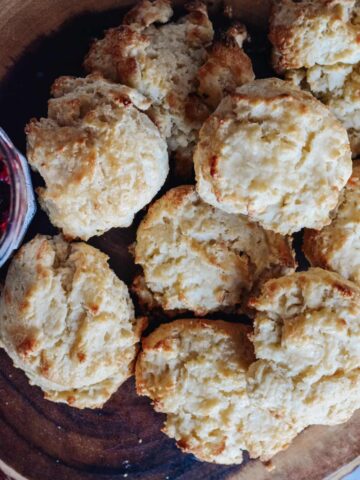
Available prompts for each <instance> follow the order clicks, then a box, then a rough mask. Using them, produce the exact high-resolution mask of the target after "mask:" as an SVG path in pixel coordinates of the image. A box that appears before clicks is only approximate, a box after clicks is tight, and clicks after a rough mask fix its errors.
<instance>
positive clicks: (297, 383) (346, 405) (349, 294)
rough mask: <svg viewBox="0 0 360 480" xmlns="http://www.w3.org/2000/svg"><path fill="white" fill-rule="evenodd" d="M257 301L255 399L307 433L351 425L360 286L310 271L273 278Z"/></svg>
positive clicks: (359, 344) (358, 378)
mask: <svg viewBox="0 0 360 480" xmlns="http://www.w3.org/2000/svg"><path fill="white" fill-rule="evenodd" d="M251 304H252V306H253V307H254V308H256V309H257V311H258V313H257V315H256V317H255V322H254V328H255V330H254V334H253V336H252V337H251V339H252V341H253V344H254V348H255V354H256V357H257V358H258V359H259V360H258V361H257V362H256V363H255V364H253V365H252V366H251V368H250V370H249V375H248V385H249V395H250V396H251V398H252V399H253V400H254V401H256V402H259V403H260V404H262V405H265V406H266V407H267V408H269V409H270V410H271V411H272V412H273V414H274V415H278V416H280V418H282V416H283V415H285V416H286V417H291V418H292V419H293V421H294V422H296V423H297V424H298V425H300V426H302V428H305V427H306V426H308V425H310V424H322V425H335V424H337V423H341V422H345V421H346V420H348V419H349V418H350V416H351V415H352V414H353V412H354V411H355V410H356V409H357V408H359V407H360V328H359V327H360V289H359V288H358V287H357V286H356V285H355V284H354V283H352V282H349V281H346V280H344V279H343V278H342V277H340V275H338V274H336V273H332V272H327V271H325V270H322V269H319V268H311V269H310V270H308V271H306V272H298V273H295V274H293V275H289V276H287V277H283V278H279V279H274V280H270V281H268V282H267V283H266V284H265V285H264V287H263V290H262V292H261V295H260V296H259V297H258V298H256V299H253V300H252V301H251Z"/></svg>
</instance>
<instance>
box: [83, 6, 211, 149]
mask: <svg viewBox="0 0 360 480" xmlns="http://www.w3.org/2000/svg"><path fill="white" fill-rule="evenodd" d="M149 4H150V2H147V1H143V2H140V3H139V5H138V6H137V7H135V9H134V10H133V11H131V12H130V13H129V14H128V15H127V16H126V17H125V22H124V23H125V24H124V25H122V26H120V27H118V28H115V29H111V30H109V31H108V32H107V33H106V35H105V38H104V39H102V40H99V41H97V42H95V43H94V44H93V46H92V48H91V49H90V52H89V53H88V55H87V57H86V59H85V68H86V69H87V70H89V71H96V70H97V71H100V72H102V73H103V75H104V76H106V77H107V78H110V79H112V80H114V81H119V82H121V83H124V84H126V85H129V86H130V87H133V88H136V89H137V90H138V91H140V92H141V93H143V94H144V95H145V96H146V97H148V98H149V99H151V101H152V103H153V104H152V107H151V109H150V111H149V115H150V116H151V118H152V119H153V120H154V122H155V123H156V125H157V126H158V127H159V129H160V131H161V132H162V134H163V135H164V136H165V137H166V138H167V140H168V144H169V148H170V150H171V151H177V152H179V154H182V155H183V156H188V155H189V154H190V153H189V149H190V148H192V146H193V143H194V141H195V139H196V136H197V132H198V130H199V128H200V126H201V123H202V121H203V120H204V119H205V118H206V116H207V115H208V114H209V110H208V109H207V107H206V106H205V104H204V103H203V102H201V100H200V98H198V97H197V96H196V95H195V94H196V75H197V71H198V69H199V67H200V66H201V65H202V64H203V63H204V61H205V59H206V57H207V53H206V47H207V46H208V45H210V43H211V41H212V38H213V28H212V24H211V22H210V20H209V18H208V15H207V10H206V6H205V5H204V4H202V3H200V2H197V3H193V4H189V7H188V8H189V13H188V14H187V15H186V16H184V17H182V18H181V19H180V20H179V21H177V22H170V23H166V24H165V25H160V26H157V25H154V22H155V21H161V22H162V23H164V22H166V21H167V20H169V19H170V17H171V16H172V10H171V7H170V5H169V2H164V1H163V0H157V1H155V2H154V3H153V4H152V5H151V8H152V15H150V16H149ZM144 18H146V20H144Z"/></svg>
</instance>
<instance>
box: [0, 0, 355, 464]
mask: <svg viewBox="0 0 360 480" xmlns="http://www.w3.org/2000/svg"><path fill="white" fill-rule="evenodd" d="M186 8H187V12H186V14H185V15H184V16H180V17H176V20H174V19H173V18H172V17H173V10H172V7H171V5H170V3H169V0H154V1H150V0H141V1H140V3H138V4H137V5H136V6H135V7H134V8H133V9H132V10H130V11H129V12H128V13H127V15H125V17H124V19H123V22H122V24H121V25H120V26H119V27H117V28H112V29H110V30H108V31H107V32H106V33H105V36H104V37H103V38H102V39H99V40H96V41H95V42H94V43H93V44H92V46H91V48H90V51H89V52H88V54H87V56H86V58H85V61H84V67H85V70H86V72H87V76H85V77H81V78H74V77H60V78H59V79H57V80H56V81H55V82H54V85H53V87H52V97H53V98H51V99H50V100H49V103H48V116H47V118H42V119H40V120H36V119H33V120H31V121H30V122H29V124H28V125H27V127H26V134H27V156H28V160H29V163H30V165H31V166H32V168H33V169H34V170H35V171H37V172H39V173H40V175H41V176H42V177H43V179H44V186H43V187H42V188H39V189H38V198H39V202H40V205H41V206H42V208H43V209H44V210H45V212H47V214H48V216H49V218H50V220H51V222H52V223H53V225H54V226H56V227H57V228H58V229H59V230H60V234H59V235H57V236H55V237H48V236H43V235H38V236H36V237H35V238H34V239H33V240H32V241H30V242H29V243H27V244H26V245H23V246H22V248H21V249H20V250H19V252H18V253H17V254H16V255H15V257H14V258H13V260H12V262H11V265H10V268H9V271H8V274H7V278H6V282H5V286H4V288H3V291H2V296H1V300H0V341H1V346H2V347H3V348H4V349H5V350H6V352H7V353H8V355H9V356H10V357H11V358H12V360H13V362H14V365H15V366H17V367H19V368H21V369H23V370H24V372H25V373H26V375H27V376H28V378H29V380H30V382H31V383H32V384H33V385H36V386H38V387H40V388H41V389H42V390H43V391H44V394H45V397H46V398H47V399H49V400H51V401H55V402H64V403H67V404H68V405H71V406H73V407H77V408H95V407H101V406H102V405H103V404H104V403H105V402H106V401H107V400H108V399H109V398H110V396H111V395H112V394H113V393H114V392H115V391H116V390H117V389H118V388H119V387H120V385H121V384H122V383H123V382H124V381H125V380H126V379H127V378H128V377H129V376H130V375H132V374H133V373H135V376H136V389H137V393H138V394H139V395H147V396H148V397H150V398H151V400H152V401H153V405H154V408H155V409H156V410H157V411H159V412H163V413H166V415H167V417H166V421H165V426H164V432H165V433H166V434H167V435H168V436H169V437H171V438H174V439H175V440H176V442H177V445H178V446H179V447H180V448H181V449H182V450H183V451H184V452H188V453H192V454H194V455H195V456H196V457H197V458H199V459H200V460H202V461H207V462H215V463H220V464H239V463H241V462H242V455H243V451H247V452H249V455H250V457H251V458H260V459H261V460H262V461H269V460H270V459H271V458H272V457H273V456H274V455H275V454H276V453H277V452H279V451H280V450H283V449H285V448H286V447H287V446H288V445H289V444H290V443H291V441H292V440H293V439H294V437H295V436H296V435H297V434H298V433H300V432H301V431H302V430H303V429H305V428H306V427H307V426H309V425H312V424H322V425H335V424H337V423H341V422H345V421H346V420H348V419H349V418H350V417H351V415H352V414H353V412H354V411H355V410H356V409H357V408H359V407H360V253H359V255H358V252H360V207H359V203H358V201H359V202H360V165H359V164H358V162H357V161H356V160H354V161H353V159H356V157H357V156H358V155H359V154H360V71H359V64H360V40H359V39H360V1H359V0H345V1H344V0H303V1H301V2H298V1H296V0H278V1H277V2H275V5H274V7H273V10H272V14H271V18H270V30H269V31H270V33H269V38H270V41H271V43H272V49H273V55H272V62H273V68H274V71H275V72H276V74H277V75H278V76H277V77H275V76H274V77H272V78H264V79H255V74H254V70H253V67H252V62H251V59H250V58H249V56H248V55H247V54H246V53H245V51H244V49H243V46H244V43H245V42H247V41H250V39H249V36H248V34H247V30H246V28H245V26H244V25H242V24H236V23H234V24H232V25H231V26H230V27H229V28H228V29H227V30H226V31H224V32H222V35H218V34H217V33H218V32H215V35H214V28H213V24H212V22H211V20H210V18H209V16H208V12H207V8H206V5H205V4H203V3H200V2H194V3H192V4H190V5H188V6H187V7H186ZM214 38H216V40H214ZM169 170H170V171H172V172H173V174H174V176H175V177H176V178H177V184H178V186H176V187H173V188H171V189H169V190H167V191H164V189H163V186H164V184H165V180H166V179H167V177H168V174H169ZM194 173H195V180H194V177H193V175H194ZM191 178H192V181H190V183H189V182H188V180H189V179H191ZM184 181H187V184H180V185H179V183H181V182H183V183H184ZM159 192H160V196H158V194H159ZM156 196H157V199H156V200H154V198H155V197H156ZM149 205H150V206H149ZM146 206H149V207H148V208H147V211H146V214H145V215H144V216H143V217H142V219H141V222H140V224H139V227H138V229H137V236H136V242H135V245H134V248H133V254H134V261H135V263H136V264H137V265H138V266H139V268H140V269H141V273H140V274H138V275H137V276H136V278H134V280H133V282H132V285H131V294H132V295H133V297H134V298H135V304H136V305H137V308H138V311H139V312H140V314H141V315H143V316H138V318H136V315H135V308H134V304H133V301H132V299H131V295H130V293H129V290H128V287H127V286H126V285H125V284H124V283H123V282H122V281H121V280H120V279H119V278H117V276H116V275H115V273H114V272H112V270H111V269H110V267H109V265H108V258H107V256H106V255H105V254H103V253H102V252H100V251H99V250H98V249H96V248H94V247H91V246H90V245H88V244H87V243H85V242H86V241H87V240H88V239H89V238H91V237H93V236H95V235H102V234H103V233H104V232H106V231H108V230H110V229H111V228H114V227H129V226H130V225H131V224H132V223H133V221H134V218H135V216H136V215H137V214H139V212H141V211H142V210H143V208H144V207H146ZM140 215H141V213H140ZM303 229H304V236H303V237H304V241H303V252H304V253H305V255H306V257H307V259H308V261H309V263H310V268H309V269H308V270H306V271H296V269H297V261H296V256H295V252H294V250H293V246H292V241H293V238H292V235H293V234H294V233H296V232H300V231H302V230H303ZM80 240H81V241H80ZM358 256H359V258H358ZM159 312H161V314H160V316H159ZM215 314H216V318H219V317H220V318H221V317H222V316H223V318H229V317H228V314H231V319H232V320H231V321H223V320H214V319H212V316H213V315H215ZM244 314H245V315H247V317H248V322H247V323H248V325H245V324H243V323H242V321H241V318H244V317H243V315H244ZM241 315H242V317H241V318H240V316H241ZM145 316H146V317H148V318H145ZM155 317H156V318H157V319H158V318H161V319H162V321H163V323H162V324H160V326H158V327H157V328H155V330H154V329H153V328H152V327H151V325H153V323H152V322H150V330H148V331H151V328H152V331H151V333H150V334H148V335H147V336H146V337H143V338H142V339H141V337H142V334H143V332H144V330H145V329H146V326H147V324H148V320H149V319H150V320H151V319H152V318H155ZM204 317H206V318H204ZM174 318H175V320H174ZM249 319H250V321H249ZM249 323H252V326H249ZM140 341H141V344H142V347H140ZM139 351H140V352H139Z"/></svg>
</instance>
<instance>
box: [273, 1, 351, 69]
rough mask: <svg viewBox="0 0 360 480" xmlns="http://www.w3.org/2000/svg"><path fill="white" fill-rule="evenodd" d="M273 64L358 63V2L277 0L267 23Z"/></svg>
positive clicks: (281, 66)
mask: <svg viewBox="0 0 360 480" xmlns="http://www.w3.org/2000/svg"><path fill="white" fill-rule="evenodd" d="M270 40H271V42H272V44H273V47H274V50H273V63H274V67H275V69H276V70H277V71H278V72H283V71H284V70H288V69H292V68H301V67H307V68H308V67H313V66H314V65H317V64H318V65H333V64H335V63H338V62H343V63H357V62H359V61H360V2H359V0H302V1H300V2H298V1H295V0H279V1H277V2H274V6H273V11H272V15H271V19H270Z"/></svg>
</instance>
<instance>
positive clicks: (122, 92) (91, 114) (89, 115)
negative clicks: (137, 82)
mask: <svg viewBox="0 0 360 480" xmlns="http://www.w3.org/2000/svg"><path fill="white" fill-rule="evenodd" d="M52 93H53V96H54V97H55V98H53V99H51V100H50V101H49V106H48V118H42V119H40V120H32V121H30V123H29V124H28V125H27V127H26V133H27V155H28V159H29V162H30V164H31V166H32V168H33V169H34V170H37V171H38V172H39V173H40V174H41V176H42V177H43V178H44V180H45V184H46V185H45V188H40V189H38V194H39V201H40V203H41V206H42V207H43V208H44V210H45V211H46V212H47V213H48V214H49V217H50V220H51V222H52V223H53V224H54V225H55V226H57V227H59V228H61V229H62V231H63V233H64V235H66V236H67V237H69V238H76V237H79V238H82V239H84V240H87V239H88V238H89V237H92V236H93V235H101V234H102V233H103V232H105V231H106V230H109V229H110V228H112V227H127V226H129V225H131V223H132V221H133V218H134V215H135V214H136V213H137V212H138V211H139V210H141V209H142V208H143V207H144V206H145V205H146V204H147V203H149V202H150V201H151V200H152V198H153V197H154V196H155V194H156V193H157V192H158V191H159V190H160V188H161V186H162V185H163V183H164V182H165V179H166V177H167V174H168V169H169V165H168V154H167V147H166V143H165V141H164V140H163V138H162V137H161V136H160V133H159V131H158V129H157V127H156V126H155V125H154V124H153V123H152V122H151V120H149V118H148V117H147V116H146V115H145V114H144V113H143V112H142V111H141V110H144V109H146V108H147V107H148V106H149V101H148V100H146V99H145V98H144V97H143V96H142V95H141V94H140V93H138V92H136V91H135V90H132V89H130V88H128V87H125V86H123V85H117V84H113V83H111V82H108V81H107V80H104V79H103V78H102V77H101V76H99V75H89V76H88V77H86V78H74V77H60V78H59V79H57V80H56V81H55V83H54V85H53V87H52Z"/></svg>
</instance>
